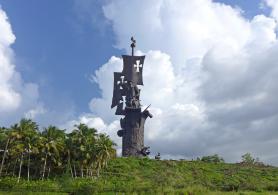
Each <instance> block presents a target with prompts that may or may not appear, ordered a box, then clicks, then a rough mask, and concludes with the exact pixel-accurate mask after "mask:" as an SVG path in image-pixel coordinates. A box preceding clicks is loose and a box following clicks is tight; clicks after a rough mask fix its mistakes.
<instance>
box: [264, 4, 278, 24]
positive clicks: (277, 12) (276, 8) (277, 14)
mask: <svg viewBox="0 0 278 195" xmlns="http://www.w3.org/2000/svg"><path fill="white" fill-rule="evenodd" d="M264 1H265V3H266V4H267V5H268V6H270V7H271V8H272V10H271V15H272V16H273V17H274V18H276V20H278V1H277V0H264Z"/></svg>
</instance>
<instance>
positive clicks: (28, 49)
mask: <svg viewBox="0 0 278 195" xmlns="http://www.w3.org/2000/svg"><path fill="white" fill-rule="evenodd" d="M101 2H102V1H94V2H93V1H92V2H91V3H89V6H90V7H89V8H90V9H91V11H92V12H93V13H92V14H93V17H98V18H95V21H92V20H91V17H92V16H91V15H90V14H89V13H87V12H88V11H90V10H85V8H84V7H82V6H78V3H76V2H75V1H72V0H69V1H65V0H64V1H55V0H50V1H37V0H29V1H28V2H26V1H22V0H13V1H7V0H6V1H5V0H0V4H1V5H2V8H3V9H4V10H5V11H6V13H7V15H8V17H9V20H10V22H11V24H12V29H13V31H14V34H15V35H16V42H15V44H13V45H12V48H13V49H14V51H15V53H16V61H17V62H16V65H17V70H18V71H19V72H21V73H22V76H23V78H24V80H25V81H29V82H36V83H39V85H40V87H39V89H40V93H41V94H42V95H41V98H42V100H43V101H44V103H45V104H46V105H47V106H48V107H50V108H52V109H63V106H67V105H68V104H72V105H73V106H74V109H75V112H76V114H77V115H78V114H79V113H81V112H88V111H89V108H88V102H89V101H90V99H91V98H92V97H94V96H99V91H98V87H97V85H95V84H93V83H92V82H90V81H89V76H90V75H91V74H92V73H93V72H94V70H96V69H97V68H98V67H100V65H102V64H104V63H105V62H106V61H107V60H108V59H109V58H110V57H111V56H112V55H115V56H119V55H121V54H124V53H125V52H124V50H119V49H117V48H115V47H114V45H115V37H114V34H113V31H112V29H111V26H110V25H109V23H106V24H105V25H103V23H105V21H104V18H103V14H102V12H101V6H102V5H101ZM218 2H223V3H226V4H229V5H232V6H239V7H241V8H242V9H243V10H245V13H244V15H246V17H247V18H252V17H253V16H254V15H256V14H258V13H260V12H262V10H260V9H259V3H260V1H259V0H219V1H218ZM126 41H127V43H126V44H127V45H128V44H129V40H126ZM65 102H66V103H65Z"/></svg>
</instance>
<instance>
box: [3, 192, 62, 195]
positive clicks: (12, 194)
mask: <svg viewBox="0 0 278 195" xmlns="http://www.w3.org/2000/svg"><path fill="white" fill-rule="evenodd" d="M0 195H68V193H58V192H0Z"/></svg>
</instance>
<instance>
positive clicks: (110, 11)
mask: <svg viewBox="0 0 278 195" xmlns="http://www.w3.org/2000/svg"><path fill="white" fill-rule="evenodd" d="M266 2H267V3H268V5H269V6H271V7H272V8H273V9H272V14H271V16H265V15H257V16H255V17H254V18H253V19H252V20H247V19H245V18H244V17H243V16H242V15H241V12H240V11H239V10H238V9H235V8H232V7H231V6H228V5H225V4H222V3H216V2H213V1H211V0H196V1H190V0H185V1H172V0H171V1H170V0H159V1H149V0H148V1H139V0H138V1H128V0H119V1H107V2H106V4H105V5H104V6H103V12H104V15H105V17H106V18H107V19H108V20H109V21H110V22H111V25H112V27H113V30H114V33H115V36H116V40H117V44H116V46H117V47H118V48H121V49H122V48H124V49H126V51H129V44H128V40H129V39H130V36H131V35H135V37H136V39H137V45H138V47H139V49H140V50H141V51H142V52H141V51H137V52H138V54H141V53H143V54H146V56H147V57H146V62H145V66H144V83H145V86H144V87H143V89H142V93H141V98H142V103H143V105H147V104H149V103H152V107H151V112H153V114H154V118H152V119H150V120H149V119H148V120H149V121H147V122H146V129H145V131H146V137H145V141H146V145H149V146H151V148H152V151H153V153H155V152H161V153H162V155H163V154H164V155H165V156H171V157H175V156H176V157H177V158H181V157H184V158H190V159H191V158H194V157H196V156H200V155H208V154H213V153H218V154H220V155H222V156H224V158H225V159H226V160H228V161H237V160H239V159H240V156H241V155H242V154H244V153H246V152H251V153H253V154H254V155H256V156H259V157H261V159H262V160H264V161H265V162H268V163H273V164H278V156H277V154H275V151H273V148H276V147H277V146H278V133H277V131H276V128H277V125H278V124H277V121H278V120H277V117H278V109H277V108H278V101H277V99H278V98H277V96H278V94H277V85H276V83H277V82H278V80H277V79H278V72H277V55H276V54H277V52H278V44H277V37H276V33H275V30H276V27H277V23H276V19H277V18H276V17H277V16H276V15H275V12H276V11H275V10H276V1H271V0H267V1H266ZM119 10H121V11H119ZM121 67H122V62H121V59H120V58H117V57H112V58H111V59H110V60H109V61H108V62H107V63H106V64H104V65H103V66H101V67H100V68H99V69H98V70H97V71H96V72H95V74H94V75H93V78H94V81H95V82H96V83H97V84H98V85H99V87H100V90H101V91H102V94H101V97H100V98H93V99H92V101H91V102H90V108H91V111H92V112H93V113H94V115H95V116H99V117H101V119H102V120H103V123H104V124H106V126H109V124H112V123H115V120H118V119H119V118H117V117H116V116H114V115H113V114H114V113H113V111H110V110H109V106H110V103H111V97H112V76H113V71H120V70H121ZM104 129H105V128H104ZM109 134H110V135H115V134H116V131H115V132H111V131H110V132H109Z"/></svg>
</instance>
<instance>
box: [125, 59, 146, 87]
mask: <svg viewBox="0 0 278 195" xmlns="http://www.w3.org/2000/svg"><path fill="white" fill-rule="evenodd" d="M122 57H123V61H124V68H123V74H124V75H125V79H126V80H127V81H131V82H132V83H133V84H134V85H143V76H142V72H143V65H144V60H145V56H128V55H123V56H122Z"/></svg>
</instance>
